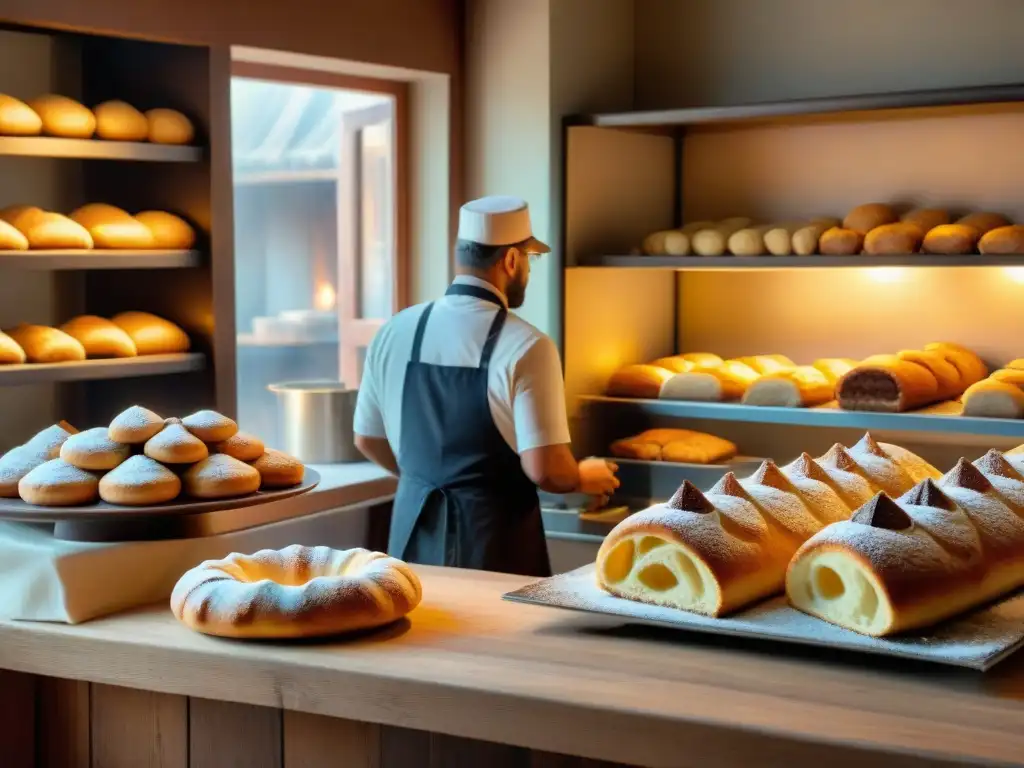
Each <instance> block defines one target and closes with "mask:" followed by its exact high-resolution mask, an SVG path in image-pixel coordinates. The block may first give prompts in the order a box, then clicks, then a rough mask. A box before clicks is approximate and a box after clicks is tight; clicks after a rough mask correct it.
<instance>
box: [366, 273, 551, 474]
mask: <svg viewBox="0 0 1024 768" xmlns="http://www.w3.org/2000/svg"><path fill="white" fill-rule="evenodd" d="M455 282H456V283H461V284H464V285H475V286H478V287H480V288H484V289H486V290H488V291H491V292H492V293H494V294H495V295H496V296H497V297H498V298H499V299H500V300H501V301H502V303H503V304H505V305H506V306H507V300H506V298H505V296H503V295H502V294H501V292H499V291H498V289H497V288H495V287H494V286H493V285H491V284H490V283H488V282H485V281H484V280H479V279H477V278H474V277H468V276H459V277H457V278H455ZM426 306H427V305H426V304H418V305H416V306H414V307H409V308H408V309H405V310H403V311H401V312H399V313H398V314H397V315H395V316H394V317H393V318H391V319H390V320H389V321H388V322H387V323H386V324H385V325H384V327H383V328H381V329H380V330H379V331H378V332H377V334H376V336H374V338H373V341H372V342H371V344H370V347H369V349H368V350H367V352H366V362H365V363H364V365H363V377H362V381H361V382H360V384H359V396H358V400H357V402H356V412H355V420H354V429H355V432H356V434H359V435H364V436H366V437H386V438H387V440H388V443H389V444H390V445H391V450H392V451H394V452H395V455H396V456H397V455H398V452H399V446H400V445H401V424H402V388H403V386H404V384H405V368H406V365H407V364H408V362H409V357H410V355H411V354H412V342H413V336H414V335H415V334H416V325H417V323H418V322H419V319H420V315H421V314H422V313H423V310H424V309H425V308H426ZM497 312H498V306H497V305H496V304H494V303H492V302H489V301H483V300H482V299H478V298H476V297H474V296H444V297H442V298H440V299H438V300H437V301H436V302H434V309H433V310H431V313H430V319H429V320H428V321H427V328H426V332H425V333H424V334H423V346H422V348H421V356H420V360H421V361H422V362H424V363H430V364H433V365H449V366H462V367H473V368H475V367H477V366H478V365H479V364H480V353H481V352H482V351H483V346H484V342H485V340H486V339H487V332H488V331H489V330H490V327H491V323H492V322H493V321H494V316H495V315H496V314H497ZM487 399H488V401H489V402H490V406H491V416H492V418H493V419H494V425H495V427H497V429H498V432H500V433H501V436H502V437H503V438H505V442H506V443H508V444H509V446H510V447H511V448H512V450H514V451H516V452H517V453H522V452H523V451H528V450H530V449H532V448H541V447H543V446H546V445H558V444H563V443H568V442H569V425H568V421H567V419H566V413H565V385H564V382H563V380H562V364H561V361H560V360H559V358H558V349H557V348H556V347H555V343H554V342H553V341H552V340H551V339H550V338H549V337H548V336H546V335H545V334H543V333H542V332H541V331H539V330H537V329H536V328H534V327H533V326H532V325H530V324H529V323H528V322H526V321H525V320H523V319H522V318H520V317H518V316H516V315H515V314H513V313H511V312H510V313H509V315H508V318H507V319H506V321H505V327H504V329H503V330H502V332H501V335H500V336H499V337H498V342H497V344H496V345H495V347H494V351H493V352H492V354H491V362H490V366H489V368H488V377H487ZM453 407H457V405H456V404H453Z"/></svg>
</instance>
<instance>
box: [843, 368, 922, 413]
mask: <svg viewBox="0 0 1024 768" xmlns="http://www.w3.org/2000/svg"><path fill="white" fill-rule="evenodd" d="M938 393H939V383H938V381H936V379H935V376H934V375H933V374H932V372H931V371H929V370H928V369H927V368H925V367H924V366H923V365H918V364H917V363H912V362H910V361H909V360H902V359H900V358H899V357H897V356H896V355H873V356H872V357H869V358H867V359H865V360H863V361H862V362H861V363H860V364H858V365H857V367H855V368H853V369H852V370H851V371H850V372H849V373H847V374H846V375H845V376H843V378H841V379H840V380H839V383H838V384H837V385H836V399H837V400H839V406H840V407H841V408H842V409H843V410H847V411H882V412H886V413H899V412H902V411H910V410H913V409H915V408H922V407H924V406H926V405H930V404H932V403H934V402H937V401H938V400H939V399H940V398H939V394H938Z"/></svg>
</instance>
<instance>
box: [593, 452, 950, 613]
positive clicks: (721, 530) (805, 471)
mask: <svg viewBox="0 0 1024 768" xmlns="http://www.w3.org/2000/svg"><path fill="white" fill-rule="evenodd" d="M939 476H940V473H939V471H938V470H937V469H936V468H935V467H933V466H931V465H930V464H928V463H927V462H926V461H924V460H923V459H922V458H920V457H919V456H916V455H915V454H913V453H911V452H909V451H907V450H905V449H903V448H900V447H898V446H895V445H890V444H887V443H877V442H875V441H874V440H873V439H872V438H871V436H870V435H865V436H864V438H863V439H862V440H861V441H860V442H858V443H857V444H856V445H855V446H853V447H852V448H849V449H847V448H844V447H843V446H842V445H839V444H836V445H834V446H833V447H832V449H831V450H830V451H829V452H828V453H826V454H825V455H824V456H820V457H819V458H817V459H814V458H812V457H811V456H810V455H809V454H806V453H804V454H803V455H801V456H800V457H799V458H798V459H796V460H795V461H793V462H792V463H791V464H789V465H787V466H785V467H782V468H781V469H780V468H779V467H778V466H776V465H775V464H774V463H772V462H770V461H767V462H765V463H764V464H762V465H761V467H760V468H759V469H758V470H757V472H755V473H754V474H753V475H751V476H750V477H747V478H744V479H742V480H739V479H737V478H736V476H735V475H733V474H732V473H731V472H730V473H728V474H726V475H725V476H724V477H723V478H722V479H721V480H720V481H719V482H718V484H717V485H715V487H714V488H712V489H711V490H710V491H708V492H707V493H701V491H699V490H698V489H697V488H696V487H695V486H694V485H693V484H692V483H690V482H689V481H686V482H684V483H683V485H682V486H681V487H680V488H679V490H678V491H677V492H676V494H675V495H674V496H673V497H672V498H671V499H669V501H668V502H666V503H664V504H656V505H654V506H652V507H650V508H649V509H646V510H644V511H642V512H638V513H637V514H635V515H632V516H630V517H628V518H626V519H625V520H624V521H623V522H621V523H619V524H618V525H616V526H615V528H613V529H612V531H611V532H610V533H609V534H608V536H607V537H606V538H605V540H604V542H603V543H602V545H601V548H600V550H599V552H598V555H597V579H598V583H599V584H600V586H601V587H602V588H603V589H604V590H606V591H607V592H610V593H611V594H613V595H617V596H619V597H624V598H627V599H630V600H636V601H639V602H644V603H651V604H655V605H664V606H668V607H671V608H680V609H682V610H686V611H693V612H696V613H702V614H705V615H708V616H723V615H725V614H727V613H730V612H731V611H735V610H737V609H738V608H742V607H743V606H746V605H749V604H750V603H752V602H754V601H756V600H760V599H762V598H765V597H769V596H771V595H774V594H777V593H779V592H781V591H782V590H783V588H784V585H785V578H786V569H787V567H788V565H789V562H790V560H792V558H793V555H794V554H795V553H796V552H797V550H798V549H799V548H800V546H801V545H802V544H803V543H804V542H805V541H807V540H808V539H810V538H811V537H812V536H814V534H816V533H818V532H819V531H820V530H822V529H823V528H824V527H825V526H827V525H830V524H832V523H836V522H839V521H842V520H848V519H849V518H850V516H851V515H852V514H853V512H854V510H856V509H857V508H858V507H860V506H861V505H863V504H864V503H866V502H868V501H869V500H870V499H871V498H872V497H873V496H874V495H875V494H877V493H878V492H879V491H885V492H886V493H888V494H891V495H895V496H898V495H900V494H903V493H906V492H907V491H909V490H910V489H911V488H913V487H914V485H915V484H916V483H920V482H921V481H923V480H928V479H936V478H938V477H939Z"/></svg>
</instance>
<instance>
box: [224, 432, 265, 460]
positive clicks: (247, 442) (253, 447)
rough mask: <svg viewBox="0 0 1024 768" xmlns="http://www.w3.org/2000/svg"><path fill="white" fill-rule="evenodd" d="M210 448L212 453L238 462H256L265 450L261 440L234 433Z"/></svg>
mask: <svg viewBox="0 0 1024 768" xmlns="http://www.w3.org/2000/svg"><path fill="white" fill-rule="evenodd" d="M210 448H211V452H212V453H224V454H227V455H228V456H230V457H231V458H233V459H238V460H239V461H256V459H258V458H259V457H260V456H262V455H263V452H264V451H265V450H266V448H265V446H264V445H263V441H262V440H260V439H259V438H258V437H255V436H254V435H250V434H246V433H245V432H236V433H235V434H233V435H232V436H231V437H229V438H228V439H227V440H222V441H221V442H219V443H214V444H213V445H212V446H210Z"/></svg>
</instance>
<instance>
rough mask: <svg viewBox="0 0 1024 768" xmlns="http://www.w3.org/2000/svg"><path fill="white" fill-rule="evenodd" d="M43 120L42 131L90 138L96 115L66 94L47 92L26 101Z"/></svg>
mask: <svg viewBox="0 0 1024 768" xmlns="http://www.w3.org/2000/svg"><path fill="white" fill-rule="evenodd" d="M28 105H29V106H30V107H31V108H32V109H33V110H35V113H36V114H37V115H39V117H40V119H41V120H42V122H43V133H45V134H47V135H48V136H60V137H63V138H65V139H91V138H92V136H93V134H94V133H95V132H96V115H94V114H93V113H92V110H91V109H89V108H88V107H85V106H83V105H82V104H79V103H78V102H77V101H75V100H74V99H69V98H68V97H67V96H57V95H55V94H52V93H48V94H46V95H44V96H39V97H37V98H35V99H32V100H31V101H29V102H28Z"/></svg>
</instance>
